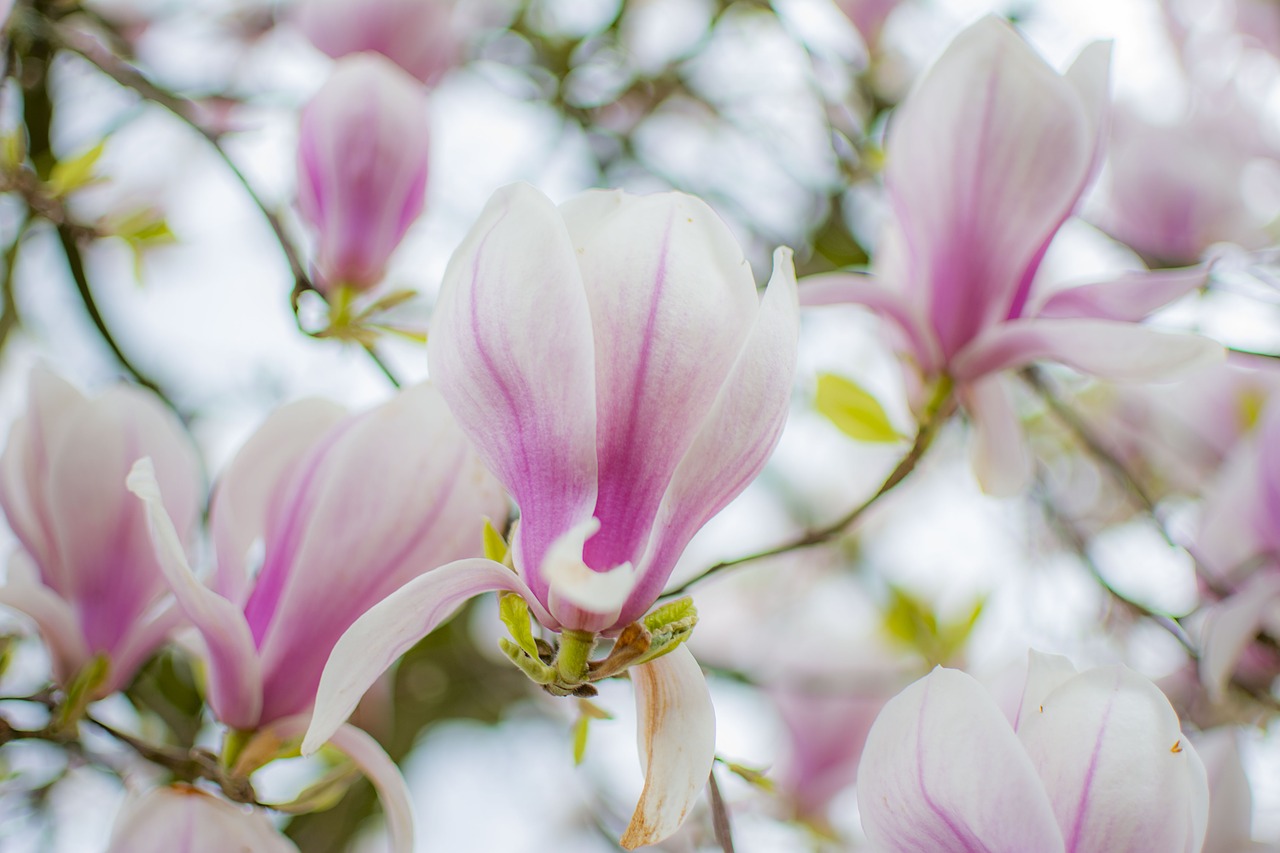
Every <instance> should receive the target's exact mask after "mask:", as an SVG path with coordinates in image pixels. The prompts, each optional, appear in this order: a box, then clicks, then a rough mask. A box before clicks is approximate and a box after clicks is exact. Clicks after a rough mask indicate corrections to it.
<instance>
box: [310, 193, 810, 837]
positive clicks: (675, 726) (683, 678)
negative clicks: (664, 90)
mask: <svg viewBox="0 0 1280 853" xmlns="http://www.w3.org/2000/svg"><path fill="white" fill-rule="evenodd" d="M797 314H798V305H797V302H796V295H795V275H794V272H793V269H792V265H791V258H790V253H789V252H788V251H787V250H785V249H780V250H779V251H778V253H777V254H776V255H775V259H774V273H773V279H772V281H771V282H770V284H769V287H768V290H767V292H766V293H765V295H764V298H763V301H762V300H761V299H760V297H759V296H758V295H757V293H756V287H755V283H754V280H753V278H752V274H751V269H750V267H749V266H748V264H747V262H746V260H745V259H744V258H743V254H742V249H741V248H740V247H739V246H738V244H737V242H736V241H735V240H734V238H733V236H732V235H731V234H730V232H729V229H728V228H727V227H726V226H725V224H724V223H723V222H722V221H721V220H720V219H719V217H717V216H716V215H715V213H714V212H712V210H711V209H710V208H709V207H707V206H706V205H705V204H704V203H702V202H701V201H699V200H698V199H696V198H693V197H691V196H687V195H683V194H680V193H665V194H659V195H651V196H630V195H627V194H625V193H621V192H605V191H592V192H587V193H584V194H583V195H580V196H578V197H576V198H574V199H571V200H570V201H568V202H566V203H565V204H563V205H561V206H560V207H558V208H557V207H556V206H555V205H553V204H552V203H551V202H550V201H549V200H548V199H547V198H546V196H544V195H542V194H541V193H540V192H538V191H537V190H535V189H533V188H532V187H530V186H528V185H524V184H517V185H513V186H510V187H507V188H505V189H502V190H499V191H498V193H496V194H495V195H494V197H493V199H492V200H491V201H490V202H489V205H488V206H487V207H486V208H485V210H484V212H483V213H482V214H481V216H480V219H479V221H478V222H477V223H476V225H475V226H474V227H473V228H472V230H471V232H470V234H469V235H468V236H467V238H466V239H465V240H464V241H463V243H462V245H461V246H460V247H459V248H458V251H457V252H456V253H455V254H454V256H453V259H452V261H451V262H450V264H449V267H448V269H447V270H446V272H445V278H444V283H443V286H442V289H441V293H440V301H439V303H438V305H437V307H436V312H435V317H434V320H433V324H432V328H431V342H430V351H429V355H430V361H431V371H432V376H433V379H434V380H435V381H436V382H437V383H438V384H439V387H440V391H441V393H442V394H443V395H444V396H445V398H446V399H447V400H448V401H449V404H450V406H451V408H452V409H453V412H454V414H455V416H456V417H457V418H458V422H459V424H460V425H461V426H462V428H463V430H464V431H465V432H466V433H467V435H468V436H469V437H470V438H471V439H472V441H473V442H474V443H475V445H476V447H477V449H478V450H479V452H480V455H481V456H482V457H483V458H484V459H485V461H486V463H487V464H488V465H489V467H490V468H491V470H493V471H494V472H495V473H496V474H497V476H498V479H499V480H501V481H502V483H503V485H505V486H506V487H507V490H508V491H509V492H510V493H511V495H512V497H514V498H515V501H516V503H517V505H518V506H519V508H520V513H521V516H520V521H519V526H518V528H517V530H516V532H515V534H514V537H513V541H512V546H511V547H512V559H513V563H514V568H515V571H514V572H513V571H512V570H511V569H508V568H506V567H504V566H502V565H499V564H498V563H494V562H490V561H485V560H469V561H462V562H460V563H457V564H455V565H452V566H446V567H444V568H442V569H439V570H437V571H435V572H432V573H431V574H429V575H425V576H423V577H422V578H419V579H417V580H415V581H413V582H412V583H410V584H408V585H407V586H405V587H404V588H403V589H401V590H400V591H399V592H397V593H396V594H395V595H393V596H392V597H391V598H389V599H387V600H386V601H384V602H382V603H381V604H379V605H378V606H377V607H375V608H374V609H373V610H372V611H370V612H369V613H368V614H366V616H364V617H362V618H361V619H360V620H359V621H358V622H357V623H356V624H355V625H353V626H352V628H351V630H350V631H349V632H348V633H347V634H346V636H344V637H343V639H342V641H341V642H340V643H339V645H338V648H337V649H335V651H334V654H333V657H332V659H331V660H330V662H329V665H328V667H327V668H326V670H325V675H324V678H323V679H322V681H321V685H320V696H319V697H318V699H317V702H316V715H315V719H314V721H313V723H312V728H311V731H310V732H309V734H308V737H307V741H306V743H305V744H304V751H305V750H306V749H311V748H314V747H316V746H318V745H319V744H321V743H323V742H324V740H325V738H326V737H327V736H328V733H329V732H330V731H332V730H333V729H334V727H335V726H336V725H337V724H338V723H339V722H341V721H342V720H343V719H344V718H345V717H346V715H347V714H348V713H350V711H351V709H352V707H354V705H355V703H356V701H357V700H358V699H359V697H360V695H361V694H362V693H363V692H364V690H365V689H366V688H367V687H368V685H369V684H370V683H371V682H372V680H373V679H374V678H375V677H376V676H377V674H378V672H380V671H381V670H382V669H383V668H385V667H386V666H389V665H390V664H391V663H392V662H393V661H394V660H395V659H396V658H397V657H398V656H399V655H400V654H402V653H403V652H404V651H405V650H407V649H408V648H409V647H410V646H411V645H412V644H413V643H414V642H416V641H417V640H418V639H419V638H420V637H422V636H423V635H424V634H425V633H427V632H428V631H430V630H432V629H433V628H434V627H435V626H436V625H438V624H439V623H440V621H441V620H442V619H444V618H445V617H446V616H447V615H448V614H450V613H452V612H453V610H454V609H455V608H456V607H457V605H458V604H459V603H460V602H462V601H463V600H465V599H467V598H470V597H472V596H475V595H478V594H480V593H483V592H487V591H492V590H507V591H511V592H516V593H518V594H519V595H521V596H522V597H523V598H524V599H525V600H526V601H527V602H528V603H529V606H530V609H531V610H532V611H533V613H534V614H535V615H536V617H537V619H538V621H539V622H541V623H542V625H543V626H545V627H546V628H549V629H551V630H553V631H560V632H568V631H572V632H575V633H577V634H588V635H594V634H596V633H616V632H617V631H620V630H621V629H622V628H623V627H624V626H626V625H627V624H629V623H631V622H633V621H635V620H636V619H638V618H640V617H641V616H643V615H644V614H645V612H646V611H648V610H649V609H650V607H652V606H653V604H654V602H655V601H656V600H657V598H658V596H659V595H660V594H661V592H662V589H663V586H664V585H665V584H666V582H667V579H668V578H669V577H670V575H671V571H672V569H673V568H674V567H675V563H676V560H677V559H678V558H679V556H680V554H681V552H682V551H683V550H684V547H685V545H686V544H687V543H688V541H689V539H690V538H691V537H692V536H693V534H694V533H696V532H697V531H698V529H699V528H700V527H701V526H702V525H703V524H704V523H705V522H706V521H707V520H708V519H709V518H711V516H713V515H714V514H715V513H717V512H719V511H720V510H721V509H722V508H723V507H724V506H725V505H726V504H727V503H728V502H729V501H730V500H731V499H732V498H733V497H735V496H736V495H737V494H738V493H739V492H741V491H742V489H744V488H745V487H746V485H747V484H748V483H749V482H750V481H751V480H752V479H753V478H754V477H755V475H756V474H757V473H758V472H759V471H760V469H761V468H762V467H763V466H764V464H765V462H766V460H767V459H768V457H769V455H770V452H771V451H772V449H773V447H774V444H775V443H776V442H777V439H778V437H779V434H780V433H781V430H782V425H783V422H784V420H785V417H786V413H787V409H788V403H789V398H790V392H791V384H792V378H793V374H794V371H795V363H796V338H797V334H798V317H797ZM631 672H632V674H633V681H634V682H635V684H636V696H637V702H638V705H639V708H640V718H641V725H642V729H641V740H642V744H641V745H642V750H641V751H642V753H644V755H645V765H646V786H645V792H644V794H643V795H642V798H641V802H640V805H639V806H638V807H637V809H636V814H635V817H634V818H633V820H632V824H631V827H630V828H629V830H628V832H627V834H626V835H625V836H624V838H623V843H624V845H626V846H628V847H634V846H638V845H641V844H649V843H654V842H656V841H658V840H661V839H662V838H665V837H666V836H667V835H669V834H670V833H671V832H674V831H675V829H676V828H677V827H678V826H679V825H680V822H681V821H682V820H683V818H684V815H685V813H686V812H687V810H688V809H689V808H690V806H691V804H692V802H693V799H694V798H695V797H696V796H697V795H698V793H699V792H700V791H701V789H702V786H703V785H704V783H705V782H706V779H707V775H708V773H709V771H710V768H711V761H712V758H713V754H714V741H715V725H714V717H713V715H712V711H711V704H710V697H709V696H708V694H707V688H706V685H705V682H704V681H703V678H702V674H701V670H700V669H699V667H698V665H697V663H696V662H695V661H694V659H693V657H692V655H690V654H689V652H688V651H687V650H686V649H685V648H684V647H679V648H677V649H676V650H675V651H673V652H670V653H669V654H666V655H664V656H662V657H659V658H657V659H655V660H653V661H652V662H650V663H645V664H641V665H639V666H636V667H633V668H632V670H631Z"/></svg>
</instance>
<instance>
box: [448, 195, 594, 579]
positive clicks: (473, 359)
mask: <svg viewBox="0 0 1280 853" xmlns="http://www.w3.org/2000/svg"><path fill="white" fill-rule="evenodd" d="M428 347H429V350H428V356H429V360H430V364H431V375H432V379H433V381H434V382H435V383H436V385H437V386H438V387H439V388H440V393H441V394H443V395H444V398H445V399H446V400H447V401H448V403H449V407H450V409H452V411H453V414H454V417H456V418H457V420H458V423H459V425H460V426H461V427H462V429H463V431H464V432H465V433H466V434H467V435H468V437H469V438H470V439H471V440H472V442H474V443H475V445H476V448H477V450H478V451H479V452H480V455H481V457H482V458H483V459H484V461H485V463H486V464H487V465H488V466H489V469H490V470H491V471H493V472H494V473H495V474H496V475H497V476H498V479H499V480H501V481H502V483H503V485H505V486H506V487H507V490H508V491H509V492H510V493H511V495H512V497H513V498H515V501H516V503H517V504H518V505H519V506H520V509H521V521H520V547H519V550H518V551H517V554H516V565H517V566H519V567H520V568H521V570H522V571H523V572H525V573H526V577H527V580H528V581H529V585H530V587H531V588H532V589H533V591H534V593H535V594H536V595H538V596H539V600H543V601H545V600H546V593H547V585H546V582H545V580H544V579H542V578H540V577H538V576H537V571H536V570H537V566H538V565H539V564H540V563H541V559H542V555H543V553H545V551H546V549H547V548H548V547H549V546H550V545H551V542H552V541H553V540H554V539H555V538H556V537H558V536H559V535H560V534H562V533H564V532H565V531H566V530H568V529H569V528H571V527H573V526H574V525H575V524H577V523H579V522H581V521H583V520H585V519H587V518H590V517H591V515H592V508H593V507H594V506H595V501H596V416H595V410H596V402H595V401H596V396H595V354H594V352H595V343H594V340H593V337H592V326H591V313H590V310H589V308H588V306H587V297H586V293H585V291H584V290H583V285H582V276H581V273H580V272H579V270H578V264H577V261H576V259H575V253H574V249H573V244H572V242H571V241H570V239H569V232H568V230H567V229H566V228H565V225H564V220H563V218H562V217H561V216H560V213H559V211H557V210H556V208H555V207H554V206H553V205H552V204H551V202H550V201H549V200H548V199H547V198H546V196H544V195H542V194H541V193H540V192H538V191H537V190H535V189H534V188H533V187H531V186H529V185H527V184H514V185H512V186H509V187H505V188H503V189H501V190H499V191H498V192H497V193H495V194H494V196H493V198H492V199H491V200H490V201H489V204H488V206H486V207H485V209H484V212H483V213H482V214H481V216H480V219H479V221H478V222H477V223H476V224H475V226H474V227H473V228H472V229H471V232H470V233H469V234H468V235H467V238H466V239H465V240H464V241H463V242H462V245H461V246H459V248H458V250H457V251H456V252H455V253H454V255H453V258H452V259H451V260H450V262H449V266H448V268H447V269H446V270H445V275H444V282H443V284H442V285H441V289H440V300H439V302H438V303H437V305H436V309H435V314H434V316H433V319H432V326H431V337H430V343H429V345H428ZM549 366H554V369H548V367H549Z"/></svg>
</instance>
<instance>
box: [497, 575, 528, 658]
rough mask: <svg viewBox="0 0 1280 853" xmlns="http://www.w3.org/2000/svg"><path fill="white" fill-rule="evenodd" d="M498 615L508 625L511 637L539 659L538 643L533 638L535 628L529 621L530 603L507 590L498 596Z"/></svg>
mask: <svg viewBox="0 0 1280 853" xmlns="http://www.w3.org/2000/svg"><path fill="white" fill-rule="evenodd" d="M498 615H499V616H500V617H501V618H502V624H504V625H506V626H507V631H508V632H509V633H510V634H511V639H513V640H515V641H516V645H518V646H519V647H520V648H522V649H524V650H525V652H526V653H528V655H529V657H531V658H533V659H534V660H537V659H538V644H537V643H535V642H534V640H533V628H532V626H531V625H530V622H529V605H528V604H526V603H525V600H524V599H523V598H521V597H520V596H518V595H516V594H515V593H513V592H505V593H503V594H502V595H501V596H499V598H498Z"/></svg>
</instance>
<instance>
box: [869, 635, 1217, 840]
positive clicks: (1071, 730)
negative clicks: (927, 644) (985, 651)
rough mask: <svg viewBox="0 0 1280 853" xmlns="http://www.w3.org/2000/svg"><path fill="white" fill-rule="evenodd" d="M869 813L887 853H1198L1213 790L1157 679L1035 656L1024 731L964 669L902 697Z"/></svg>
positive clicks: (887, 733) (891, 713)
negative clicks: (1081, 669)
mask: <svg viewBox="0 0 1280 853" xmlns="http://www.w3.org/2000/svg"><path fill="white" fill-rule="evenodd" d="M975 773H976V774H977V775H975ZM858 808H859V810H860V812H861V814H862V825H863V828H864V829H865V830H866V833H867V837H868V838H869V839H870V840H871V841H872V843H873V844H875V845H876V846H877V849H883V850H885V851H886V853H896V851H923V850H928V851H930V853H968V851H973V850H986V851H992V853H1024V851H1031V850H1034V851H1036V853H1148V851H1153V850H1159V851H1161V853H1199V851H1200V849H1201V844H1202V843H1203V841H1204V837H1205V827H1206V824H1207V821H1208V813H1209V787H1208V782H1207V780H1206V776H1205V769H1204V765H1203V764H1201V762H1200V758H1199V757H1198V756H1197V755H1196V751H1195V749H1194V748H1193V747H1192V746H1191V743H1190V741H1188V740H1187V739H1186V737H1184V736H1183V734H1182V731H1181V729H1180V728H1179V724H1178V716H1177V714H1175V713H1174V711H1173V708H1172V707H1171V706H1170V705H1169V701H1168V700H1167V699H1166V698H1165V697H1164V694H1163V693H1161V692H1160V690H1159V689H1158V688H1157V687H1156V686H1155V685H1154V684H1152V683H1151V682H1150V681H1148V680H1147V679H1145V678H1143V677H1142V676H1140V675H1138V674H1137V673H1135V672H1133V671H1132V670H1130V669H1128V668H1127V667H1124V666H1109V667H1101V668H1099V669H1093V670H1089V671H1087V672H1084V673H1079V674H1077V673H1076V671H1075V668H1074V667H1072V665H1071V664H1070V662H1068V661H1067V660H1066V659H1065V658H1060V657H1056V656H1052V655H1041V654H1037V653H1035V652H1033V653H1032V654H1031V660H1030V665H1029V667H1028V671H1027V683H1026V689H1025V691H1024V693H1023V696H1022V704H1021V707H1020V708H1019V710H1018V713H1017V715H1016V719H1015V721H1014V723H1013V725H1012V726H1010V724H1009V720H1008V719H1006V717H1005V716H1004V715H1003V714H1002V713H1001V712H1000V709H999V708H998V707H997V705H996V703H995V702H994V701H993V699H992V698H991V696H990V695H989V694H988V693H987V691H986V690H985V689H983V687H982V686H981V685H979V684H978V682H977V681H975V680H974V679H973V678H971V677H970V676H968V675H966V674H965V673H963V672H959V671H957V670H951V669H942V668H938V669H935V670H934V671H933V673H931V674H930V675H928V676H926V677H925V678H922V679H921V680H920V681H917V682H916V683H915V684H913V685H911V686H910V687H908V688H907V689H906V690H905V691H903V692H902V693H901V694H899V695H898V696H897V697H896V698H894V699H892V700H891V701H890V702H889V703H888V704H887V705H886V706H885V709H884V711H883V712H881V714H880V716H879V717H878V718H877V719H876V722H875V725H873V726H872V728H871V734H870V735H869V736H868V738H867V744H866V748H865V749H864V751H863V754H862V764H861V766H860V767H859V770H858Z"/></svg>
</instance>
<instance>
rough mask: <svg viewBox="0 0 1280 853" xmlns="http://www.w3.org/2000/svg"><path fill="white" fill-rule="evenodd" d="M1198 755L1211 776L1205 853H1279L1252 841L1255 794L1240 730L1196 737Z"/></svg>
mask: <svg viewBox="0 0 1280 853" xmlns="http://www.w3.org/2000/svg"><path fill="white" fill-rule="evenodd" d="M1196 752H1197V753H1198V754H1199V755H1200V757H1201V758H1202V759H1203V760H1204V765H1205V770H1206V771H1207V773H1208V777H1209V830H1208V833H1207V834H1206V835H1205V839H1204V850H1203V853H1275V851H1276V850H1280V847H1277V846H1275V845H1264V844H1258V843H1255V842H1254V841H1252V840H1251V839H1252V833H1251V831H1250V824H1251V823H1252V820H1253V792H1252V791H1251V790H1250V788H1249V779H1248V777H1247V776H1245V772H1244V766H1243V765H1242V764H1241V763H1240V747H1239V744H1238V742H1237V733H1236V730H1235V729H1234V728H1232V727H1223V728H1218V729H1214V730H1212V731H1207V732H1203V733H1202V734H1201V735H1200V737H1198V738H1196Z"/></svg>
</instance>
